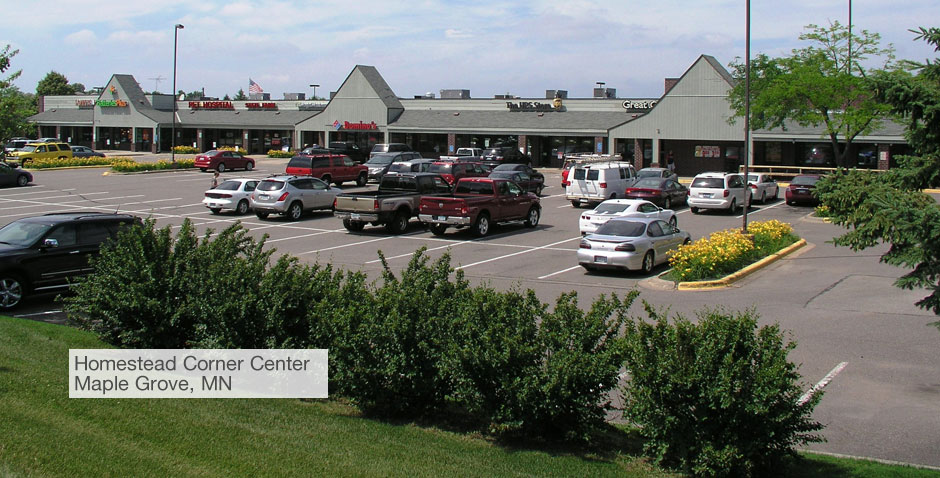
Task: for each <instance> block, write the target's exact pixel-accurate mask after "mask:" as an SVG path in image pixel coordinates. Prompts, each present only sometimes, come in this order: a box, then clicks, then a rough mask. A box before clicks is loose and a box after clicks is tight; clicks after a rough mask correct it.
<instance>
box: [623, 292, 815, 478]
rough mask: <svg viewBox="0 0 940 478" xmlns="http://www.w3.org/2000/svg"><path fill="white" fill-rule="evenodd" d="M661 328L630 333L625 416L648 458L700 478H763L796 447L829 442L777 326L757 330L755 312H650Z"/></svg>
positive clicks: (636, 325) (645, 326) (635, 327)
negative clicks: (688, 315)
mask: <svg viewBox="0 0 940 478" xmlns="http://www.w3.org/2000/svg"><path fill="white" fill-rule="evenodd" d="M647 313H648V314H649V316H650V318H651V319H653V321H654V322H653V323H648V322H643V321H636V322H631V323H629V324H628V326H627V329H626V330H627V334H626V340H627V344H628V346H627V352H626V357H627V359H626V368H627V371H628V372H629V374H630V381H629V383H628V384H627V385H626V386H625V387H624V388H623V394H624V400H625V416H626V417H627V418H628V419H630V420H632V421H633V423H635V424H636V425H638V426H639V427H640V433H641V434H643V435H644V436H645V437H646V439H647V442H646V444H645V450H646V452H647V453H648V454H649V455H650V456H652V457H653V458H654V459H655V460H656V461H658V462H659V463H660V464H662V465H665V466H670V467H678V468H681V469H682V470H683V471H685V472H689V473H693V474H694V475H696V476H760V474H761V473H762V472H764V471H766V470H768V469H769V468H771V467H773V466H775V465H777V464H779V462H780V461H781V460H782V459H783V458H785V457H786V456H787V455H791V454H793V453H794V450H793V447H794V446H795V445H801V444H805V443H810V442H818V441H821V438H820V437H819V436H817V435H815V434H813V432H816V431H818V430H820V429H821V428H822V426H821V425H820V424H819V423H816V422H814V421H812V419H811V415H812V412H813V408H814V407H815V406H816V404H817V403H818V402H819V399H820V397H821V394H820V393H816V394H815V395H814V396H813V397H812V398H810V399H809V400H808V401H806V402H805V403H802V404H800V403H798V399H799V397H800V396H801V394H802V389H801V384H799V383H798V381H799V379H800V377H799V374H798V373H797V371H796V366H795V365H794V364H793V363H791V362H789V361H788V360H787V355H788V354H789V352H790V351H791V350H793V348H794V347H795V344H794V343H793V342H785V341H784V338H783V334H782V333H781V331H780V329H779V327H778V326H777V325H772V326H763V327H760V328H759V329H758V327H757V317H756V315H755V313H753V312H751V311H748V312H745V313H743V314H737V315H732V314H727V313H724V312H722V311H705V312H703V313H702V314H700V316H699V321H698V323H697V324H693V323H692V322H690V321H688V320H686V319H684V318H682V317H678V316H677V317H676V318H675V319H674V321H673V323H669V321H668V320H667V319H666V317H665V316H664V315H661V314H660V313H659V312H656V311H654V310H653V309H652V308H651V307H650V306H647Z"/></svg>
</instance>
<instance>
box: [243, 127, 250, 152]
mask: <svg viewBox="0 0 940 478" xmlns="http://www.w3.org/2000/svg"><path fill="white" fill-rule="evenodd" d="M242 149H244V150H245V151H246V152H247V151H248V130H247V129H243V130H242ZM249 154H250V153H249Z"/></svg>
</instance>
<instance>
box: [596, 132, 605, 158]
mask: <svg viewBox="0 0 940 478" xmlns="http://www.w3.org/2000/svg"><path fill="white" fill-rule="evenodd" d="M603 152H604V137H603V136H595V137H594V153H595V154H601V153H603Z"/></svg>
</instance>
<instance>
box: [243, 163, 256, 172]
mask: <svg viewBox="0 0 940 478" xmlns="http://www.w3.org/2000/svg"><path fill="white" fill-rule="evenodd" d="M252 169H255V163H254V162H253V161H248V162H247V163H245V171H251V170H252Z"/></svg>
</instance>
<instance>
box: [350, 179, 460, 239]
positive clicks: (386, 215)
mask: <svg viewBox="0 0 940 478" xmlns="http://www.w3.org/2000/svg"><path fill="white" fill-rule="evenodd" d="M450 192H451V188H450V185H449V184H447V181H444V178H442V177H441V176H440V175H439V174H431V173H388V174H386V175H385V176H383V177H382V182H380V183H379V189H378V191H364V192H359V193H346V194H340V195H338V196H336V200H335V201H334V202H333V215H334V216H336V217H338V218H340V219H342V220H343V227H345V228H346V229H347V230H349V231H352V232H358V231H361V230H362V229H363V228H364V227H365V225H366V223H370V224H372V225H373V226H379V225H382V224H385V227H386V229H388V232H390V233H392V234H401V233H403V232H405V230H407V229H408V221H409V220H410V219H411V218H412V217H415V216H417V215H418V206H419V205H420V203H421V198H422V197H424V196H439V195H442V194H450Z"/></svg>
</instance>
